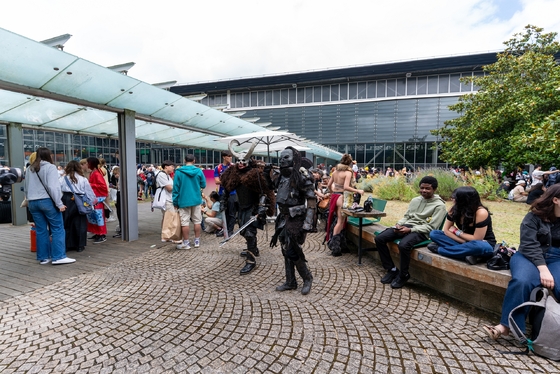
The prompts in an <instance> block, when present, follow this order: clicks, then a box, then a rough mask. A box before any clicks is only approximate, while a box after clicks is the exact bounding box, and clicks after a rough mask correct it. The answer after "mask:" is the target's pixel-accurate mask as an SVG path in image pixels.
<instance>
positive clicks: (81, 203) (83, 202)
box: [64, 177, 93, 215]
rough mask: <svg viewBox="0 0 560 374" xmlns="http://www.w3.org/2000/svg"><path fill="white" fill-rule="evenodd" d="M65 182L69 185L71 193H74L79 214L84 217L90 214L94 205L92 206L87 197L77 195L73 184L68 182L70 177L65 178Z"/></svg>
mask: <svg viewBox="0 0 560 374" xmlns="http://www.w3.org/2000/svg"><path fill="white" fill-rule="evenodd" d="M64 180H65V181H66V184H67V185H68V187H69V188H70V191H72V194H73V195H74V202H75V203H76V206H77V207H78V213H80V214H83V215H86V214H90V213H91V212H92V211H93V205H92V204H91V201H89V198H88V197H87V195H86V194H79V193H76V191H74V187H73V186H72V183H70V181H69V180H68V177H64Z"/></svg>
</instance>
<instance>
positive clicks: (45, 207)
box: [24, 147, 76, 265]
mask: <svg viewBox="0 0 560 374" xmlns="http://www.w3.org/2000/svg"><path fill="white" fill-rule="evenodd" d="M36 155H37V157H36V158H35V160H34V161H33V163H32V164H31V165H29V167H28V168H27V170H26V171H25V181H24V190H25V195H26V197H27V200H28V201H29V205H28V208H29V211H30V212H31V215H32V216H33V221H34V222H35V230H36V231H37V260H39V262H40V264H41V265H46V264H48V263H50V262H51V261H52V264H53V265H60V264H70V263H72V262H75V261H76V260H74V259H72V258H68V257H66V246H65V236H66V234H65V232H64V223H63V221H62V212H64V211H65V210H66V206H65V205H64V204H63V203H62V192H61V190H60V184H59V182H58V170H57V169H56V166H54V164H53V162H52V156H51V151H50V150H49V149H48V148H44V147H40V148H37V151H36ZM49 231H50V234H49ZM51 236H52V241H51Z"/></svg>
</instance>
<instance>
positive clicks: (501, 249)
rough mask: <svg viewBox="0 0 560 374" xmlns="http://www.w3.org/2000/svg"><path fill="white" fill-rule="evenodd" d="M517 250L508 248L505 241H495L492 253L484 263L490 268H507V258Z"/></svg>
mask: <svg viewBox="0 0 560 374" xmlns="http://www.w3.org/2000/svg"><path fill="white" fill-rule="evenodd" d="M515 252H517V250H516V249H515V248H514V247H511V248H508V246H507V243H506V242H501V243H496V245H495V246H494V255H493V256H492V258H490V260H488V262H487V263H486V267H487V268H488V269H490V270H509V260H510V259H511V256H513V255H514V254H515Z"/></svg>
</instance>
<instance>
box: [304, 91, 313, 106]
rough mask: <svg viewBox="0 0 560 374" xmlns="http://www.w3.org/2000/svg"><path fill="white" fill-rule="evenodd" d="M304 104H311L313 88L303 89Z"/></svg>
mask: <svg viewBox="0 0 560 374" xmlns="http://www.w3.org/2000/svg"><path fill="white" fill-rule="evenodd" d="M305 102H306V103H312V102H313V87H305Z"/></svg>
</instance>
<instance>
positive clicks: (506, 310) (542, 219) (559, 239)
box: [482, 184, 560, 340]
mask: <svg viewBox="0 0 560 374" xmlns="http://www.w3.org/2000/svg"><path fill="white" fill-rule="evenodd" d="M510 268H511V280H510V282H509V284H508V288H507V290H506V295H505V297H504V303H503V305H502V318H501V319H500V323H499V324H498V325H495V326H489V325H485V326H483V327H482V328H483V329H484V331H485V332H486V333H487V334H488V336H489V337H490V338H491V339H493V340H497V339H498V338H499V337H500V336H502V335H503V336H507V335H509V333H510V326H509V322H508V317H509V314H510V312H511V311H512V310H513V309H514V308H515V307H517V306H518V305H521V304H522V303H524V302H526V301H529V298H530V295H531V291H533V289H534V288H536V287H539V286H542V287H545V288H548V289H549V290H550V291H552V293H553V294H554V296H555V297H556V299H557V300H558V299H559V298H560V185H559V184H555V185H553V186H552V187H550V188H549V189H547V190H546V192H545V193H544V195H543V196H541V197H540V198H539V199H537V200H535V201H534V202H533V204H531V209H530V212H529V213H527V215H526V216H525V218H523V221H522V222H521V228H520V244H519V248H518V250H517V253H515V254H514V255H513V256H512V258H511V260H510ZM528 312H529V310H527V311H526V313H525V314H523V313H519V314H518V315H517V316H515V318H514V320H515V322H516V324H517V326H519V329H520V330H521V331H523V332H524V331H525V319H526V317H527V313H528Z"/></svg>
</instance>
